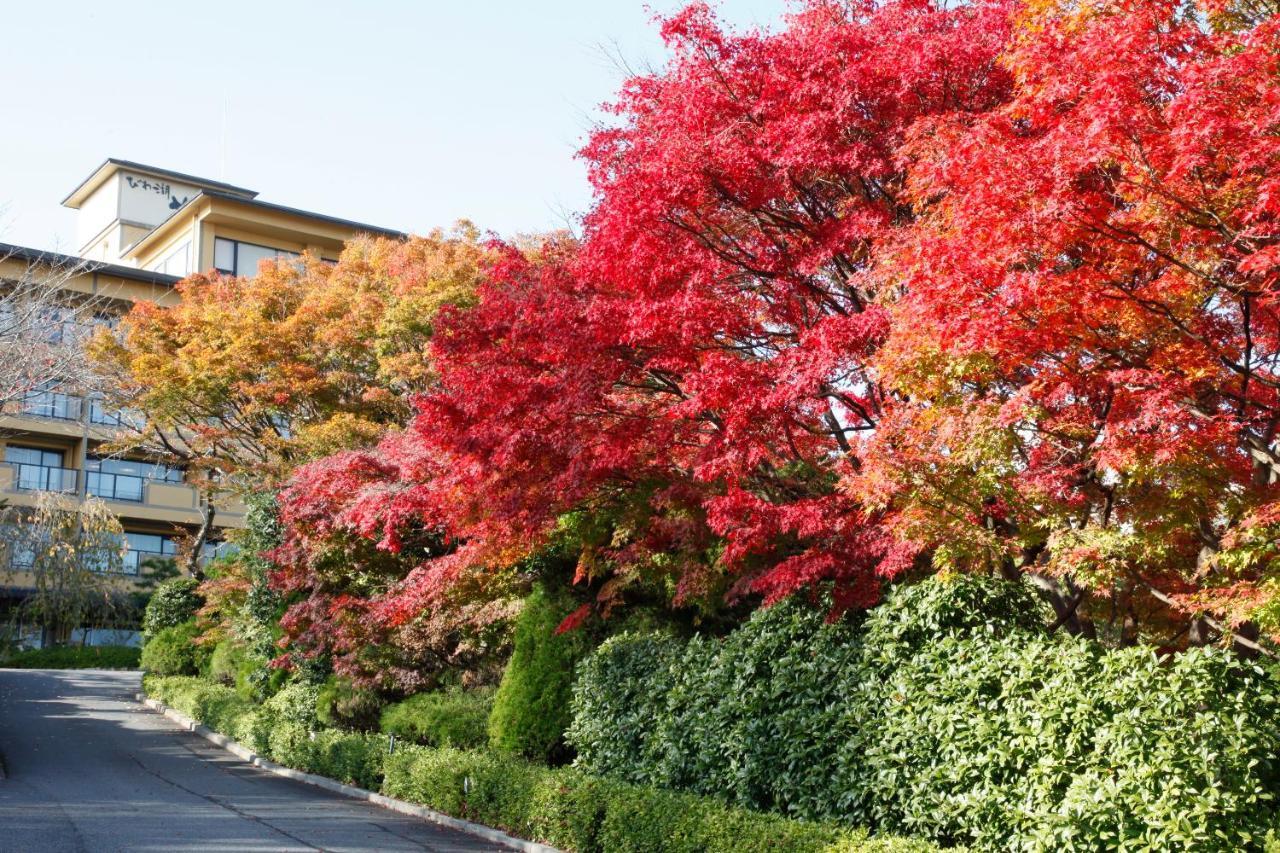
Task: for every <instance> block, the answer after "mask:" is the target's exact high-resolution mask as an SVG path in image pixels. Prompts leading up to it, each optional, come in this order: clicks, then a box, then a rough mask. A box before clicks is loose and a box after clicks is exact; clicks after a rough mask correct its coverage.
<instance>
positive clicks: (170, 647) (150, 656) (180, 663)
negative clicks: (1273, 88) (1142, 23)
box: [141, 619, 210, 675]
mask: <svg viewBox="0 0 1280 853" xmlns="http://www.w3.org/2000/svg"><path fill="white" fill-rule="evenodd" d="M198 636H200V628H199V627H198V626H197V625H196V621H195V620H194V619H192V620H190V621H187V622H183V623H182V624H180V625H173V626H171V627H168V628H162V629H161V630H160V631H159V632H157V633H156V634H155V636H153V637H152V638H151V639H150V640H148V641H147V643H146V645H144V646H143V647H142V657H141V663H142V668H143V669H145V670H146V671H147V672H154V673H155V674H157V675H197V674H199V673H200V672H201V671H202V670H203V669H205V668H206V666H207V664H208V662H209V657H210V653H209V651H208V650H207V649H206V648H204V647H201V646H197V645H196V642H195V640H196V637H198Z"/></svg>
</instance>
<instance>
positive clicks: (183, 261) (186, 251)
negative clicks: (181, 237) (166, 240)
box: [156, 241, 191, 277]
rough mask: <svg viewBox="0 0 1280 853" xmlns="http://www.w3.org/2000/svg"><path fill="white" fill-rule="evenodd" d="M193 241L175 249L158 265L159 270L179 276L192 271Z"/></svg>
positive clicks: (157, 269)
mask: <svg viewBox="0 0 1280 853" xmlns="http://www.w3.org/2000/svg"><path fill="white" fill-rule="evenodd" d="M190 259H191V243H190V242H189V241H188V242H186V243H183V244H182V245H181V246H179V247H178V248H176V249H174V250H173V252H171V253H170V254H169V256H168V257H167V258H165V259H164V261H162V262H161V263H160V265H159V266H157V267H156V271H157V272H162V273H164V274H165V275H176V276H179V277H182V276H185V275H187V273H189V272H191V260H190Z"/></svg>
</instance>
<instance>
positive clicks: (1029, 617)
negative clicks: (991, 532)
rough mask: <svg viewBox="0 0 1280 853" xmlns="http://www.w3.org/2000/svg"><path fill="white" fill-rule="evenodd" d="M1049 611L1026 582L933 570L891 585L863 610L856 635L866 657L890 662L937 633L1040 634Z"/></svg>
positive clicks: (932, 639)
mask: <svg viewBox="0 0 1280 853" xmlns="http://www.w3.org/2000/svg"><path fill="white" fill-rule="evenodd" d="M1049 615H1050V614H1048V613H1047V612H1046V608H1045V607H1044V606H1043V605H1042V604H1041V603H1040V602H1039V600H1038V599H1037V598H1036V597H1035V594H1034V593H1033V592H1032V591H1031V588H1030V587H1029V586H1028V585H1027V584H1022V583H1011V582H1009V581H1007V580H1003V579H1001V578H994V577H984V576H981V575H939V576H936V577H933V578H930V579H929V580H927V581H924V582H923V583H916V584H906V585H902V586H898V587H895V588H894V589H893V591H892V592H891V593H890V594H889V596H888V597H887V598H886V599H885V601H884V602H883V603H882V604H880V605H879V606H878V607H874V608H872V609H871V610H870V611H869V612H868V613H867V619H866V623H865V625H864V627H863V631H862V635H863V639H864V645H865V647H866V652H867V660H868V662H869V663H871V664H872V665H875V664H876V663H882V664H883V665H886V666H890V667H892V666H896V665H897V664H898V663H899V662H901V661H902V660H904V659H906V658H907V657H909V656H911V655H912V654H915V653H916V652H917V651H919V650H920V649H922V648H924V647H926V646H928V645H931V644H932V643H935V642H937V641H938V640H940V639H941V638H943V637H950V636H963V637H1003V636H1006V635H1008V634H1011V633H1012V634H1019V635H1022V634H1043V633H1044V624H1045V622H1046V621H1047V620H1048V617H1049Z"/></svg>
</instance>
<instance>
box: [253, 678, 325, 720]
mask: <svg viewBox="0 0 1280 853" xmlns="http://www.w3.org/2000/svg"><path fill="white" fill-rule="evenodd" d="M237 692H238V691H237ZM319 695H320V688H319V687H317V686H316V685H314V684H302V683H299V682H294V683H292V684H287V685H285V686H284V687H282V688H281V689H280V690H279V691H278V692H277V693H276V694H275V695H274V696H272V697H271V698H270V699H268V700H267V701H266V702H264V703H263V707H264V708H266V709H267V711H269V712H270V713H271V715H272V717H273V718H274V719H276V720H278V721H280V722H284V723H295V724H297V725H299V726H303V727H304V728H308V729H315V728H318V727H319V726H318V721H317V718H316V705H317V700H318V699H319Z"/></svg>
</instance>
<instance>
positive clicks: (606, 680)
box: [565, 633, 684, 784]
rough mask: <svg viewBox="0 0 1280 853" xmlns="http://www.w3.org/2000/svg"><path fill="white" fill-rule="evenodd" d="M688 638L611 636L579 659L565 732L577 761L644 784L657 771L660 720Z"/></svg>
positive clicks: (649, 635) (587, 768)
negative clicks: (655, 734)
mask: <svg viewBox="0 0 1280 853" xmlns="http://www.w3.org/2000/svg"><path fill="white" fill-rule="evenodd" d="M683 651H684V644H683V643H681V642H680V641H679V640H676V639H674V638H672V637H669V636H666V635H661V634H634V633H625V634H619V635H617V636H614V637H610V638H609V639H607V640H605V641H604V642H603V643H601V644H600V648H598V649H597V650H596V651H595V653H594V654H592V655H591V656H590V657H588V658H587V659H586V660H584V661H583V662H582V663H581V664H579V665H578V677H577V679H576V681H575V682H574V687H573V699H572V704H571V710H572V712H573V722H572V724H571V725H570V726H569V730H568V731H567V732H566V733H565V739H566V740H567V741H568V743H569V745H570V746H572V747H573V748H574V749H576V750H577V752H578V760H577V762H576V764H577V766H578V767H581V768H583V769H586V770H588V771H590V772H592V773H599V774H602V775H607V776H611V777H613V778H615V779H621V780H622V781H624V782H635V783H638V784H642V783H644V782H647V781H648V780H649V778H650V777H651V776H654V775H656V774H655V773H654V766H655V763H656V762H655V751H657V750H660V748H661V747H660V746H659V745H658V744H657V743H656V740H655V738H653V737H652V734H653V730H654V726H655V722H656V721H657V720H659V719H660V718H661V717H662V716H663V715H664V714H665V713H666V706H667V693H668V691H669V690H670V689H671V685H672V681H673V674H672V667H673V666H674V665H675V664H676V662H677V661H678V660H679V659H680V657H681V655H682V654H683Z"/></svg>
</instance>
